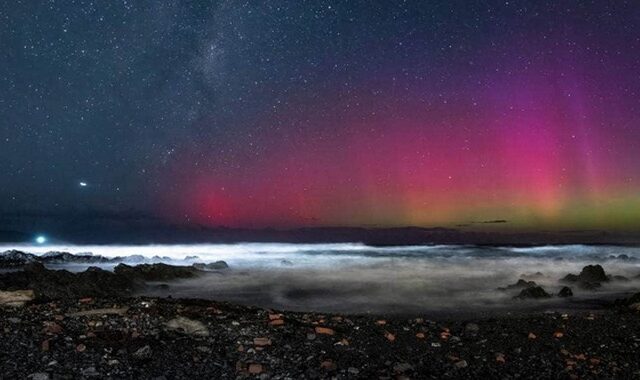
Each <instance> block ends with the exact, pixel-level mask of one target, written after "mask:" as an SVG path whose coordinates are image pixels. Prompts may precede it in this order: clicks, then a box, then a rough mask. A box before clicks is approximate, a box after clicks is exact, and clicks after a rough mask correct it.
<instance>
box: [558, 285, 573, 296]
mask: <svg viewBox="0 0 640 380" xmlns="http://www.w3.org/2000/svg"><path fill="white" fill-rule="evenodd" d="M558 297H563V298H566V297H573V291H572V290H571V288H570V287H568V286H563V287H562V289H560V291H559V292H558Z"/></svg>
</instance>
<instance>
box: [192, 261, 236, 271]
mask: <svg viewBox="0 0 640 380" xmlns="http://www.w3.org/2000/svg"><path fill="white" fill-rule="evenodd" d="M193 267H194V268H196V269H198V270H205V271H206V270H222V269H227V268H229V264H227V263H226V262H225V261H222V260H219V261H215V262H213V263H208V264H205V263H195V264H193Z"/></svg>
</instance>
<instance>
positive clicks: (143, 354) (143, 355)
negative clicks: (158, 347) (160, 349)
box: [133, 345, 153, 360]
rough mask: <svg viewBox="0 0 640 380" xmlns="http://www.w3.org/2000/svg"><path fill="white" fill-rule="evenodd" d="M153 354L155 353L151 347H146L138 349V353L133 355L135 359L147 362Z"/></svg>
mask: <svg viewBox="0 0 640 380" xmlns="http://www.w3.org/2000/svg"><path fill="white" fill-rule="evenodd" d="M152 353H153V351H152V350H151V347H150V346H149V345H146V346H144V347H141V348H139V349H137V350H136V352H134V353H133V357H134V358H136V359H138V360H146V359H150V358H151V354H152Z"/></svg>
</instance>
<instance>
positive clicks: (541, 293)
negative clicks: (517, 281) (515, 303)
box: [513, 286, 551, 299]
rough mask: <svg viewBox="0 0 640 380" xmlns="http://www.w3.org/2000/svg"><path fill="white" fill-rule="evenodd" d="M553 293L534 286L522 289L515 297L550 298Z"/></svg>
mask: <svg viewBox="0 0 640 380" xmlns="http://www.w3.org/2000/svg"><path fill="white" fill-rule="evenodd" d="M550 297H551V295H550V294H549V293H547V292H546V291H545V290H544V289H543V288H542V287H540V286H534V287H530V288H526V289H522V291H521V292H520V294H518V295H517V296H515V297H513V298H517V299H540V298H550Z"/></svg>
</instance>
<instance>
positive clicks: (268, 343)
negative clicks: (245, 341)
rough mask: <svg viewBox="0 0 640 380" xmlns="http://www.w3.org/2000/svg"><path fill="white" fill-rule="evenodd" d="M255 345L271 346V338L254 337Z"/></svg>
mask: <svg viewBox="0 0 640 380" xmlns="http://www.w3.org/2000/svg"><path fill="white" fill-rule="evenodd" d="M253 345H254V346H258V347H264V346H271V339H269V338H265V337H260V338H253Z"/></svg>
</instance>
